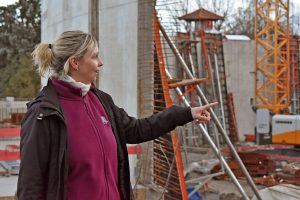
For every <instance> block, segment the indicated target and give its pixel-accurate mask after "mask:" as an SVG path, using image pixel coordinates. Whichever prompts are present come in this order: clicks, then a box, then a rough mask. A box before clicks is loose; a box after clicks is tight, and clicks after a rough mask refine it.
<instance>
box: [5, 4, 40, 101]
mask: <svg viewBox="0 0 300 200" xmlns="http://www.w3.org/2000/svg"><path fill="white" fill-rule="evenodd" d="M40 27H41V18H40V2H39V0H19V1H18V2H16V3H15V4H13V5H9V6H7V7H0V97H5V96H8V95H9V96H14V97H33V96H35V95H36V93H37V91H38V89H37V88H39V85H40V82H39V81H37V80H39V77H38V75H37V73H36V72H35V70H34V67H33V64H32V62H31V56H30V53H31V52H32V50H33V48H34V46H35V45H36V44H38V43H39V42H40V35H41V34H40V29H41V28H40ZM32 84H34V85H32Z"/></svg>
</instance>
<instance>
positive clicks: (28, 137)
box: [17, 81, 193, 200]
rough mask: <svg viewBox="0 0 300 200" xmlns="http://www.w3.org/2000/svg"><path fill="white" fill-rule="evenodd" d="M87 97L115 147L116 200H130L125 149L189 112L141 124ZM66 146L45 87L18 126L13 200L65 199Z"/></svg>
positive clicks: (174, 111)
mask: <svg viewBox="0 0 300 200" xmlns="http://www.w3.org/2000/svg"><path fill="white" fill-rule="evenodd" d="M92 91H93V92H94V93H95V94H96V95H97V96H98V98H99V100H100V101H101V103H102V104H103V106H104V108H105V111H106V112H107V115H108V118H109V120H110V122H111V125H112V129H113V133H114V136H115V138H116V142H117V145H118V149H117V151H118V172H119V174H118V176H119V191H120V196H121V199H122V200H131V199H133V194H132V189H131V184H130V175H129V163H128V154H127V147H126V144H136V143H141V142H146V141H149V140H153V139H155V138H158V137H159V136H161V135H163V134H165V133H167V132H169V131H171V130H173V129H174V128H175V127H176V126H180V125H183V124H185V123H187V122H190V121H192V120H193V119H192V115H191V109H190V108H188V107H185V108H183V107H178V106H172V107H171V108H169V109H166V110H164V111H162V112H160V113H158V114H155V115H152V116H150V117H147V118H144V119H136V118H134V117H130V116H128V114H127V113H126V112H125V111H124V110H123V109H122V108H119V107H117V106H116V105H115V104H114V102H113V100H112V98H111V97H110V96H109V95H108V94H106V93H104V92H102V91H100V90H98V89H96V88H92ZM67 176H68V141H67V126H66V122H65V117H64V113H63V111H62V108H61V106H60V104H59V100H58V97H57V94H56V91H55V89H54V87H53V85H52V83H51V81H48V84H47V86H45V87H44V88H43V90H42V91H41V92H40V94H39V95H38V97H37V98H36V99H35V100H34V101H33V102H31V103H30V104H28V112H27V114H26V116H25V118H24V119H23V121H22V124H21V166H20V174H19V180H18V189H17V196H18V199H19V200H27V199H30V200H35V199H47V200H48V199H49V200H65V199H66V198H67V197H66V195H67Z"/></svg>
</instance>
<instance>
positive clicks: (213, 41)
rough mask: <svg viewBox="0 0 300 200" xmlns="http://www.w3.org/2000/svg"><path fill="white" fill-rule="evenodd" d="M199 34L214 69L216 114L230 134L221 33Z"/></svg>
mask: <svg viewBox="0 0 300 200" xmlns="http://www.w3.org/2000/svg"><path fill="white" fill-rule="evenodd" d="M201 35H202V36H201ZM200 36H201V40H205V45H206V48H207V49H208V52H209V57H210V63H211V66H212V68H213V69H214V70H213V71H214V76H213V79H214V81H213V82H212V83H213V84H215V85H214V88H216V96H217V98H218V101H219V103H220V111H219V112H218V115H217V116H218V118H219V119H220V121H221V123H222V125H223V128H224V129H225V131H226V133H227V134H229V135H231V134H232V133H231V131H230V127H229V124H232V122H230V119H231V118H232V116H231V115H230V110H229V105H228V93H227V84H226V71H225V64H224V52H223V45H222V35H221V34H214V33H204V34H203V33H202V34H201V32H200Z"/></svg>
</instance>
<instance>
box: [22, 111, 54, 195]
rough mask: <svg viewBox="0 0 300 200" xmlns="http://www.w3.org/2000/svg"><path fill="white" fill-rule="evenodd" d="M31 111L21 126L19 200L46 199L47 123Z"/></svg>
mask: <svg viewBox="0 0 300 200" xmlns="http://www.w3.org/2000/svg"><path fill="white" fill-rule="evenodd" d="M37 118H38V113H37V112H36V111H35V109H32V110H31V111H29V112H28V113H27V114H26V118H25V119H24V120H23V122H22V125H21V145H20V146H21V165H20V172H19V178H18V188H17V196H18V199H19V200H27V199H28V200H29V199H30V200H35V199H46V184H47V181H46V180H45V178H46V174H47V170H48V158H49V148H50V139H49V133H48V130H47V121H46V120H39V119H37Z"/></svg>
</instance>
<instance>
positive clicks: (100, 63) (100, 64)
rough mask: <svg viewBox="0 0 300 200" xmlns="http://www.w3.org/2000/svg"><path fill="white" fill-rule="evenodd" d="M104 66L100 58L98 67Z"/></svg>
mask: <svg viewBox="0 0 300 200" xmlns="http://www.w3.org/2000/svg"><path fill="white" fill-rule="evenodd" d="M102 65H103V62H102V59H101V58H100V57H99V59H98V66H99V67H101V66H102Z"/></svg>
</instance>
